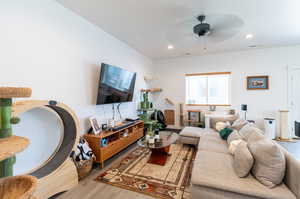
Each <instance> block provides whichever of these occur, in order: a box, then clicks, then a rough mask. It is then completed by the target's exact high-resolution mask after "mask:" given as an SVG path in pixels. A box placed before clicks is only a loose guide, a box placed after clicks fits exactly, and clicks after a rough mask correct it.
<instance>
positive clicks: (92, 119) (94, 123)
mask: <svg viewBox="0 0 300 199" xmlns="http://www.w3.org/2000/svg"><path fill="white" fill-rule="evenodd" d="M90 123H91V126H92V128H93V131H94V133H95V134H99V133H100V131H101V128H100V125H99V123H98V120H97V118H96V117H90Z"/></svg>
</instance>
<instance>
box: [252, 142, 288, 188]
mask: <svg viewBox="0 0 300 199" xmlns="http://www.w3.org/2000/svg"><path fill="white" fill-rule="evenodd" d="M248 146H249V149H250V152H251V154H252V155H253V157H254V159H255V162H254V166H253V168H252V173H253V175H254V176H255V177H256V178H257V180H259V181H260V182H261V183H262V184H264V185H266V186H268V187H270V188H273V187H275V186H276V185H278V184H280V183H281V182H282V180H283V178H284V175H285V168H286V161H285V156H284V154H283V152H282V151H281V150H280V148H279V147H278V146H277V145H276V143H275V142H273V141H271V140H268V139H260V140H258V141H255V142H249V143H248Z"/></svg>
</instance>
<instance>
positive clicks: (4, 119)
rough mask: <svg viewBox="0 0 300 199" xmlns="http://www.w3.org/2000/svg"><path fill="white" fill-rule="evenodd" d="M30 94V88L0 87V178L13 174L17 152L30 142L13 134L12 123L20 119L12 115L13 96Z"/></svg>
mask: <svg viewBox="0 0 300 199" xmlns="http://www.w3.org/2000/svg"><path fill="white" fill-rule="evenodd" d="M30 96H31V89H30V88H15V87H0V144H1V150H0V178H2V177H6V176H12V175H13V164H14V163H15V156H14V155H15V153H17V152H20V151H22V150H24V149H25V148H26V147H27V145H28V144H29V140H28V139H26V138H22V137H18V136H13V135H12V128H11V125H12V124H17V123H18V122H19V121H20V119H19V118H16V117H12V98H25V97H30Z"/></svg>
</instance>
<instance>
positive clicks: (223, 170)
mask: <svg viewBox="0 0 300 199" xmlns="http://www.w3.org/2000/svg"><path fill="white" fill-rule="evenodd" d="M191 183H192V185H193V186H194V185H197V186H203V187H209V188H212V189H218V190H223V191H227V192H234V193H238V194H243V195H248V196H254V197H258V198H267V199H296V197H295V195H294V194H293V193H292V192H291V191H290V190H289V189H288V188H287V187H286V186H285V184H280V185H279V186H277V187H275V188H274V189H272V191H270V189H269V188H267V187H266V186H264V185H262V184H261V183H259V182H258V181H257V180H256V179H255V178H254V177H253V176H252V175H248V176H247V177H246V178H239V177H238V176H237V175H236V174H235V172H234V169H233V156H232V155H229V154H224V153H216V152H210V151H198V153H197V155H196V158H195V162H194V167H193V171H192V178H191Z"/></svg>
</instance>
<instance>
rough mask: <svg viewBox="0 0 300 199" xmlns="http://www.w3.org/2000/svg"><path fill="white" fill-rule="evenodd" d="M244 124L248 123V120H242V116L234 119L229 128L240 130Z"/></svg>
mask: <svg viewBox="0 0 300 199" xmlns="http://www.w3.org/2000/svg"><path fill="white" fill-rule="evenodd" d="M246 124H248V121H247V120H244V119H242V118H239V119H237V120H235V121H234V122H233V124H232V125H231V128H232V129H235V130H238V131H239V130H241V128H243V127H244V126H245V125H246Z"/></svg>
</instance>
